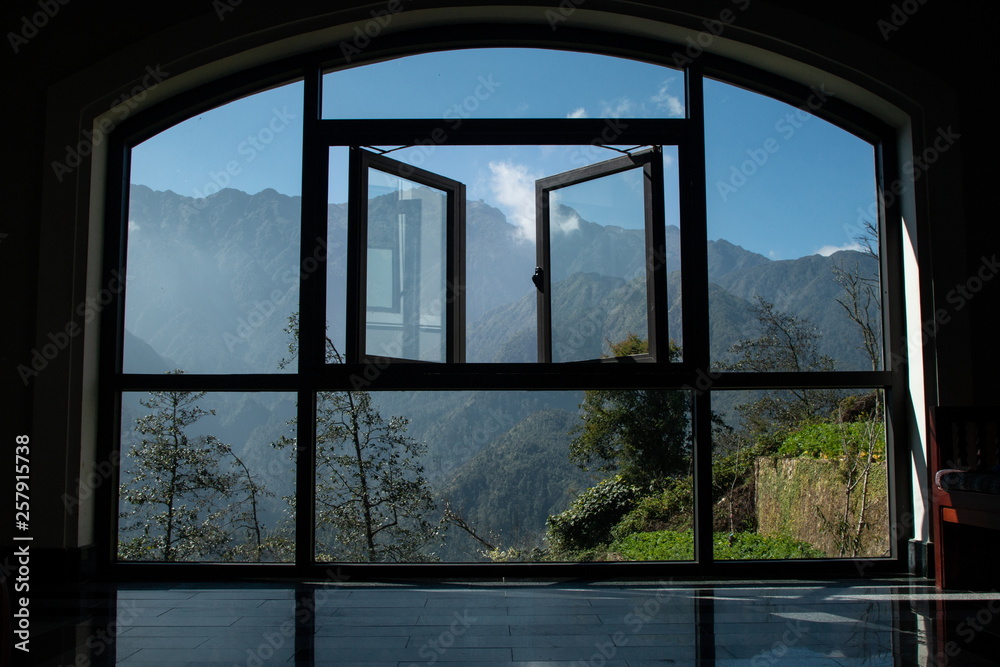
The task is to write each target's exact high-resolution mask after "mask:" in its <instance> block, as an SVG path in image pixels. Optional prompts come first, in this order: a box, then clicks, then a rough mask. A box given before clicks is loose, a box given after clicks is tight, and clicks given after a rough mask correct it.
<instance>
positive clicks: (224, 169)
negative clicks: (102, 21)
mask: <svg viewBox="0 0 1000 667" xmlns="http://www.w3.org/2000/svg"><path fill="white" fill-rule="evenodd" d="M373 92H374V93H375V94H373ZM705 97H706V148H707V155H706V158H707V174H706V176H707V182H708V191H707V193H706V197H707V205H708V213H709V238H711V239H717V238H724V239H726V240H728V241H730V242H732V243H735V244H737V245H740V246H743V247H744V248H747V249H748V250H752V251H754V252H758V253H761V254H763V255H765V256H768V257H770V258H772V259H791V258H795V257H800V256H803V255H809V254H814V253H816V252H818V251H821V252H823V253H825V254H828V253H829V252H830V251H832V250H833V249H836V248H841V247H851V246H852V244H853V235H854V234H855V233H856V229H857V227H859V226H860V225H859V222H858V219H859V209H862V210H867V209H868V208H869V207H870V206H871V204H872V203H873V202H874V200H875V183H874V153H873V149H872V147H871V145H869V144H867V143H865V142H863V141H861V140H860V139H857V138H856V137H854V136H853V135H850V134H848V133H847V132H845V131H843V130H840V129H838V128H836V127H835V126H833V125H830V124H829V123H826V122H825V121H822V120H820V119H819V118H817V117H815V116H812V115H810V114H806V113H804V112H801V111H798V110H796V109H795V108H794V107H790V106H788V105H786V104H783V103H780V102H777V101H775V100H772V99H770V98H767V97H765V96H763V95H759V94H756V93H751V92H748V91H745V90H742V89H739V88H736V87H734V86H730V85H728V84H723V83H719V82H714V81H709V82H707V83H706V86H705ZM301 98H302V84H301V83H294V84H290V85H287V86H283V87H280V88H276V89H272V90H269V91H265V92H263V93H258V94H256V95H252V96H250V97H247V98H243V99H241V100H237V101H235V102H232V103H230V104H227V105H225V106H223V107H219V108H217V109H213V110H211V111H208V112H205V113H203V114H199V115H197V116H195V117H193V118H191V119H189V120H187V121H184V122H182V123H180V124H178V125H176V126H174V127H173V128H170V129H169V130H167V131H165V132H162V133H161V134H159V135H157V136H156V137H153V138H151V139H149V140H147V141H146V142H144V143H143V144H141V145H140V146H138V147H136V149H135V150H134V151H133V155H132V177H131V178H132V182H133V183H141V184H144V185H148V186H149V187H152V188H154V189H157V190H173V191H174V192H177V193H179V194H182V195H186V196H194V197H200V196H206V195H210V194H212V193H214V192H216V191H218V189H220V188H222V187H233V188H237V189H240V190H244V191H246V192H250V193H256V192H259V191H260V190H263V189H264V188H274V189H275V190H277V191H279V192H282V193H284V194H290V195H297V194H300V192H301V148H300V146H301V119H302V100H301ZM683 111H684V99H683V77H682V75H681V73H680V72H677V71H675V70H672V69H668V68H663V67H660V66H654V65H649V64H645V63H636V62H634V61H628V60H623V59H618V58H610V57H605V56H596V55H592V54H580V53H567V52H560V51H546V50H532V49H476V50H471V51H464V52H442V53H432V54H423V55H420V56H413V57H409V58H401V59H397V60H393V61H388V62H385V63H379V64H376V65H369V66H365V67H359V68H354V69H348V70H344V71H341V72H336V73H332V74H329V75H327V76H326V77H325V81H324V116H325V117H328V118H336V117H342V118H352V117H357V118H364V117H372V118H393V117H426V118H440V119H441V120H442V122H443V123H444V125H445V127H446V128H447V127H448V126H450V125H451V124H453V123H456V122H458V121H459V120H460V119H461V118H473V117H475V118H525V117H557V118H562V117H592V118H597V117H604V118H608V117H646V118H650V117H652V118H656V117H660V118H670V117H679V116H682V115H683ZM345 153H346V152H345V151H344V149H334V150H333V151H332V152H331V184H330V198H331V201H333V202H338V203H339V202H342V201H346V193H347V188H346V164H345V157H344V155H345ZM615 155H616V154H615V153H614V152H612V151H609V150H606V149H599V148H594V147H591V146H583V147H577V146H569V147H566V146H558V147H557V146H502V147H500V146H492V147H442V146H437V147H412V148H408V149H404V150H400V151H396V152H394V153H393V154H392V157H395V158H397V159H402V160H404V161H406V162H410V163H411V164H414V165H415V166H420V167H423V168H426V169H430V170H432V171H436V172H438V173H441V174H443V175H445V176H448V177H450V178H455V179H456V180H460V181H462V182H463V183H465V184H466V186H467V194H468V197H469V198H470V199H483V200H484V201H486V202H487V203H490V204H492V205H494V206H497V207H498V208H500V209H501V210H502V211H504V213H505V214H506V215H507V217H508V219H509V220H510V221H511V222H512V223H513V224H515V225H517V227H518V228H519V230H521V232H522V234H523V235H524V236H525V237H526V238H530V237H531V236H532V234H533V215H534V200H533V197H534V180H535V179H537V178H541V177H543V176H547V175H551V174H555V173H559V172H561V171H566V170H568V169H572V168H574V167H577V166H580V165H581V163H593V162H597V161H601V160H605V159H610V158H611V157H614V156H615ZM676 159H677V156H676V153H675V152H674V151H673V150H672V149H669V148H668V149H666V150H665V167H666V169H665V175H666V193H667V221H668V223H673V224H676V222H677V220H676V217H677V216H676V211H677V207H676V200H677V180H676V167H677V165H676ZM617 180H619V181H621V182H622V183H625V182H626V181H627V179H617ZM602 196H603V197H604V199H607V198H608V197H611V196H612V195H609V194H608V193H607V192H606V193H604V195H602ZM620 196H623V197H624V196H626V194H625V193H624V192H622V193H621V195H620ZM597 199H600V198H595V200H594V201H593V202H591V203H592V206H591V207H590V208H588V203H587V202H582V203H581V207H582V209H581V211H580V213H581V215H583V217H584V218H586V219H591V220H593V221H595V222H602V223H604V224H620V225H624V226H631V225H630V223H629V219H627V217H626V218H622V217H619V218H617V219H615V218H614V217H613V215H611V214H610V213H608V211H609V210H610V209H609V208H608V207H607V206H602V202H600V201H597Z"/></svg>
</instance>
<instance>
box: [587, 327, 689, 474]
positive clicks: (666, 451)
mask: <svg viewBox="0 0 1000 667" xmlns="http://www.w3.org/2000/svg"><path fill="white" fill-rule="evenodd" d="M648 350H649V345H648V343H647V341H645V340H642V339H640V338H639V337H638V336H636V335H635V334H632V333H630V334H628V335H627V336H626V338H625V340H623V341H620V342H618V343H614V344H612V345H611V351H612V354H613V355H614V356H616V357H622V356H628V355H634V354H642V353H645V352H647V351H648ZM679 352H680V349H679V348H678V347H677V346H676V345H674V344H673V343H671V347H670V352H669V358H670V359H676V358H677V357H678V355H679ZM689 401H690V397H689V396H688V394H687V392H684V391H678V390H659V389H640V390H622V389H593V390H589V391H586V392H585V393H584V398H583V403H582V404H581V405H580V408H581V410H582V415H581V419H582V420H583V423H582V424H581V425H580V426H578V427H577V428H576V429H575V431H574V433H575V434H576V435H575V437H574V439H573V442H572V444H571V445H570V458H571V460H573V461H574V462H575V463H576V464H577V465H579V466H580V467H581V468H583V469H584V470H595V471H601V472H618V473H619V474H620V475H621V476H622V479H623V480H624V481H625V482H626V483H628V484H633V485H635V486H638V487H643V488H648V487H650V486H659V485H661V484H662V482H663V481H664V480H667V479H670V478H675V477H679V476H682V475H685V474H689V473H690V461H691V429H690V427H689V422H690V407H689Z"/></svg>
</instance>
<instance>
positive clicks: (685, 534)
mask: <svg viewBox="0 0 1000 667" xmlns="http://www.w3.org/2000/svg"><path fill="white" fill-rule="evenodd" d="M712 544H713V552H714V557H715V559H716V560H780V559H789V558H822V557H823V556H824V553H823V552H822V551H820V550H819V549H815V548H814V547H812V546H811V545H809V544H808V543H806V542H800V541H798V540H795V539H792V538H791V537H787V536H784V535H758V534H757V533H732V534H730V533H715V535H714V536H713V540H712ZM609 550H610V551H612V552H617V553H618V554H620V555H621V556H622V557H623V558H624V559H625V560H658V561H677V560H691V559H693V558H694V533H693V532H692V531H689V530H685V531H675V530H660V531H656V532H652V533H636V534H634V535H629V536H628V537H625V538H623V539H620V540H617V541H615V542H614V543H613V544H611V546H610V547H609Z"/></svg>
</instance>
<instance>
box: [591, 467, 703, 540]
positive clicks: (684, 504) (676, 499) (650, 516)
mask: <svg viewBox="0 0 1000 667" xmlns="http://www.w3.org/2000/svg"><path fill="white" fill-rule="evenodd" d="M693 521H694V492H693V490H692V487H691V478H690V477H682V478H680V479H677V480H671V482H670V485H669V486H667V488H666V489H664V490H663V491H661V492H660V493H657V494H654V495H651V496H644V497H642V498H640V499H639V500H638V502H637V504H636V506H635V508H634V509H632V511H630V512H629V513H628V514H626V515H625V516H624V517H623V518H622V520H621V521H620V522H618V525H616V526H615V527H614V528H612V529H611V537H612V538H613V539H619V538H622V537H626V536H628V535H631V534H632V533H647V532H652V531H657V530H667V529H673V530H684V529H688V530H690V528H691V524H692V522H693Z"/></svg>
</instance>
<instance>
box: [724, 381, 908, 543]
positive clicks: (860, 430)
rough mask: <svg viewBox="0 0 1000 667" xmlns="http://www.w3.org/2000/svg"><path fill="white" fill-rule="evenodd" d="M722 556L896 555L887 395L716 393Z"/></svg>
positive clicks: (860, 392)
mask: <svg viewBox="0 0 1000 667" xmlns="http://www.w3.org/2000/svg"><path fill="white" fill-rule="evenodd" d="M712 404H713V406H714V408H715V411H716V414H717V415H718V416H719V417H720V418H721V421H722V422H724V423H725V426H724V427H723V426H717V428H716V429H715V433H714V444H713V449H712V452H713V458H712V461H713V463H712V474H713V483H712V494H713V502H712V506H713V508H714V524H715V531H716V532H715V541H714V542H715V558H716V559H717V560H768V559H786V558H795V559H798V558H880V557H888V556H889V555H890V551H889V550H890V532H891V529H890V524H889V501H888V459H887V455H886V440H885V421H884V415H885V395H884V393H883V392H882V391H881V390H879V391H873V390H836V391H834V390H798V391H717V392H713V393H712Z"/></svg>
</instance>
